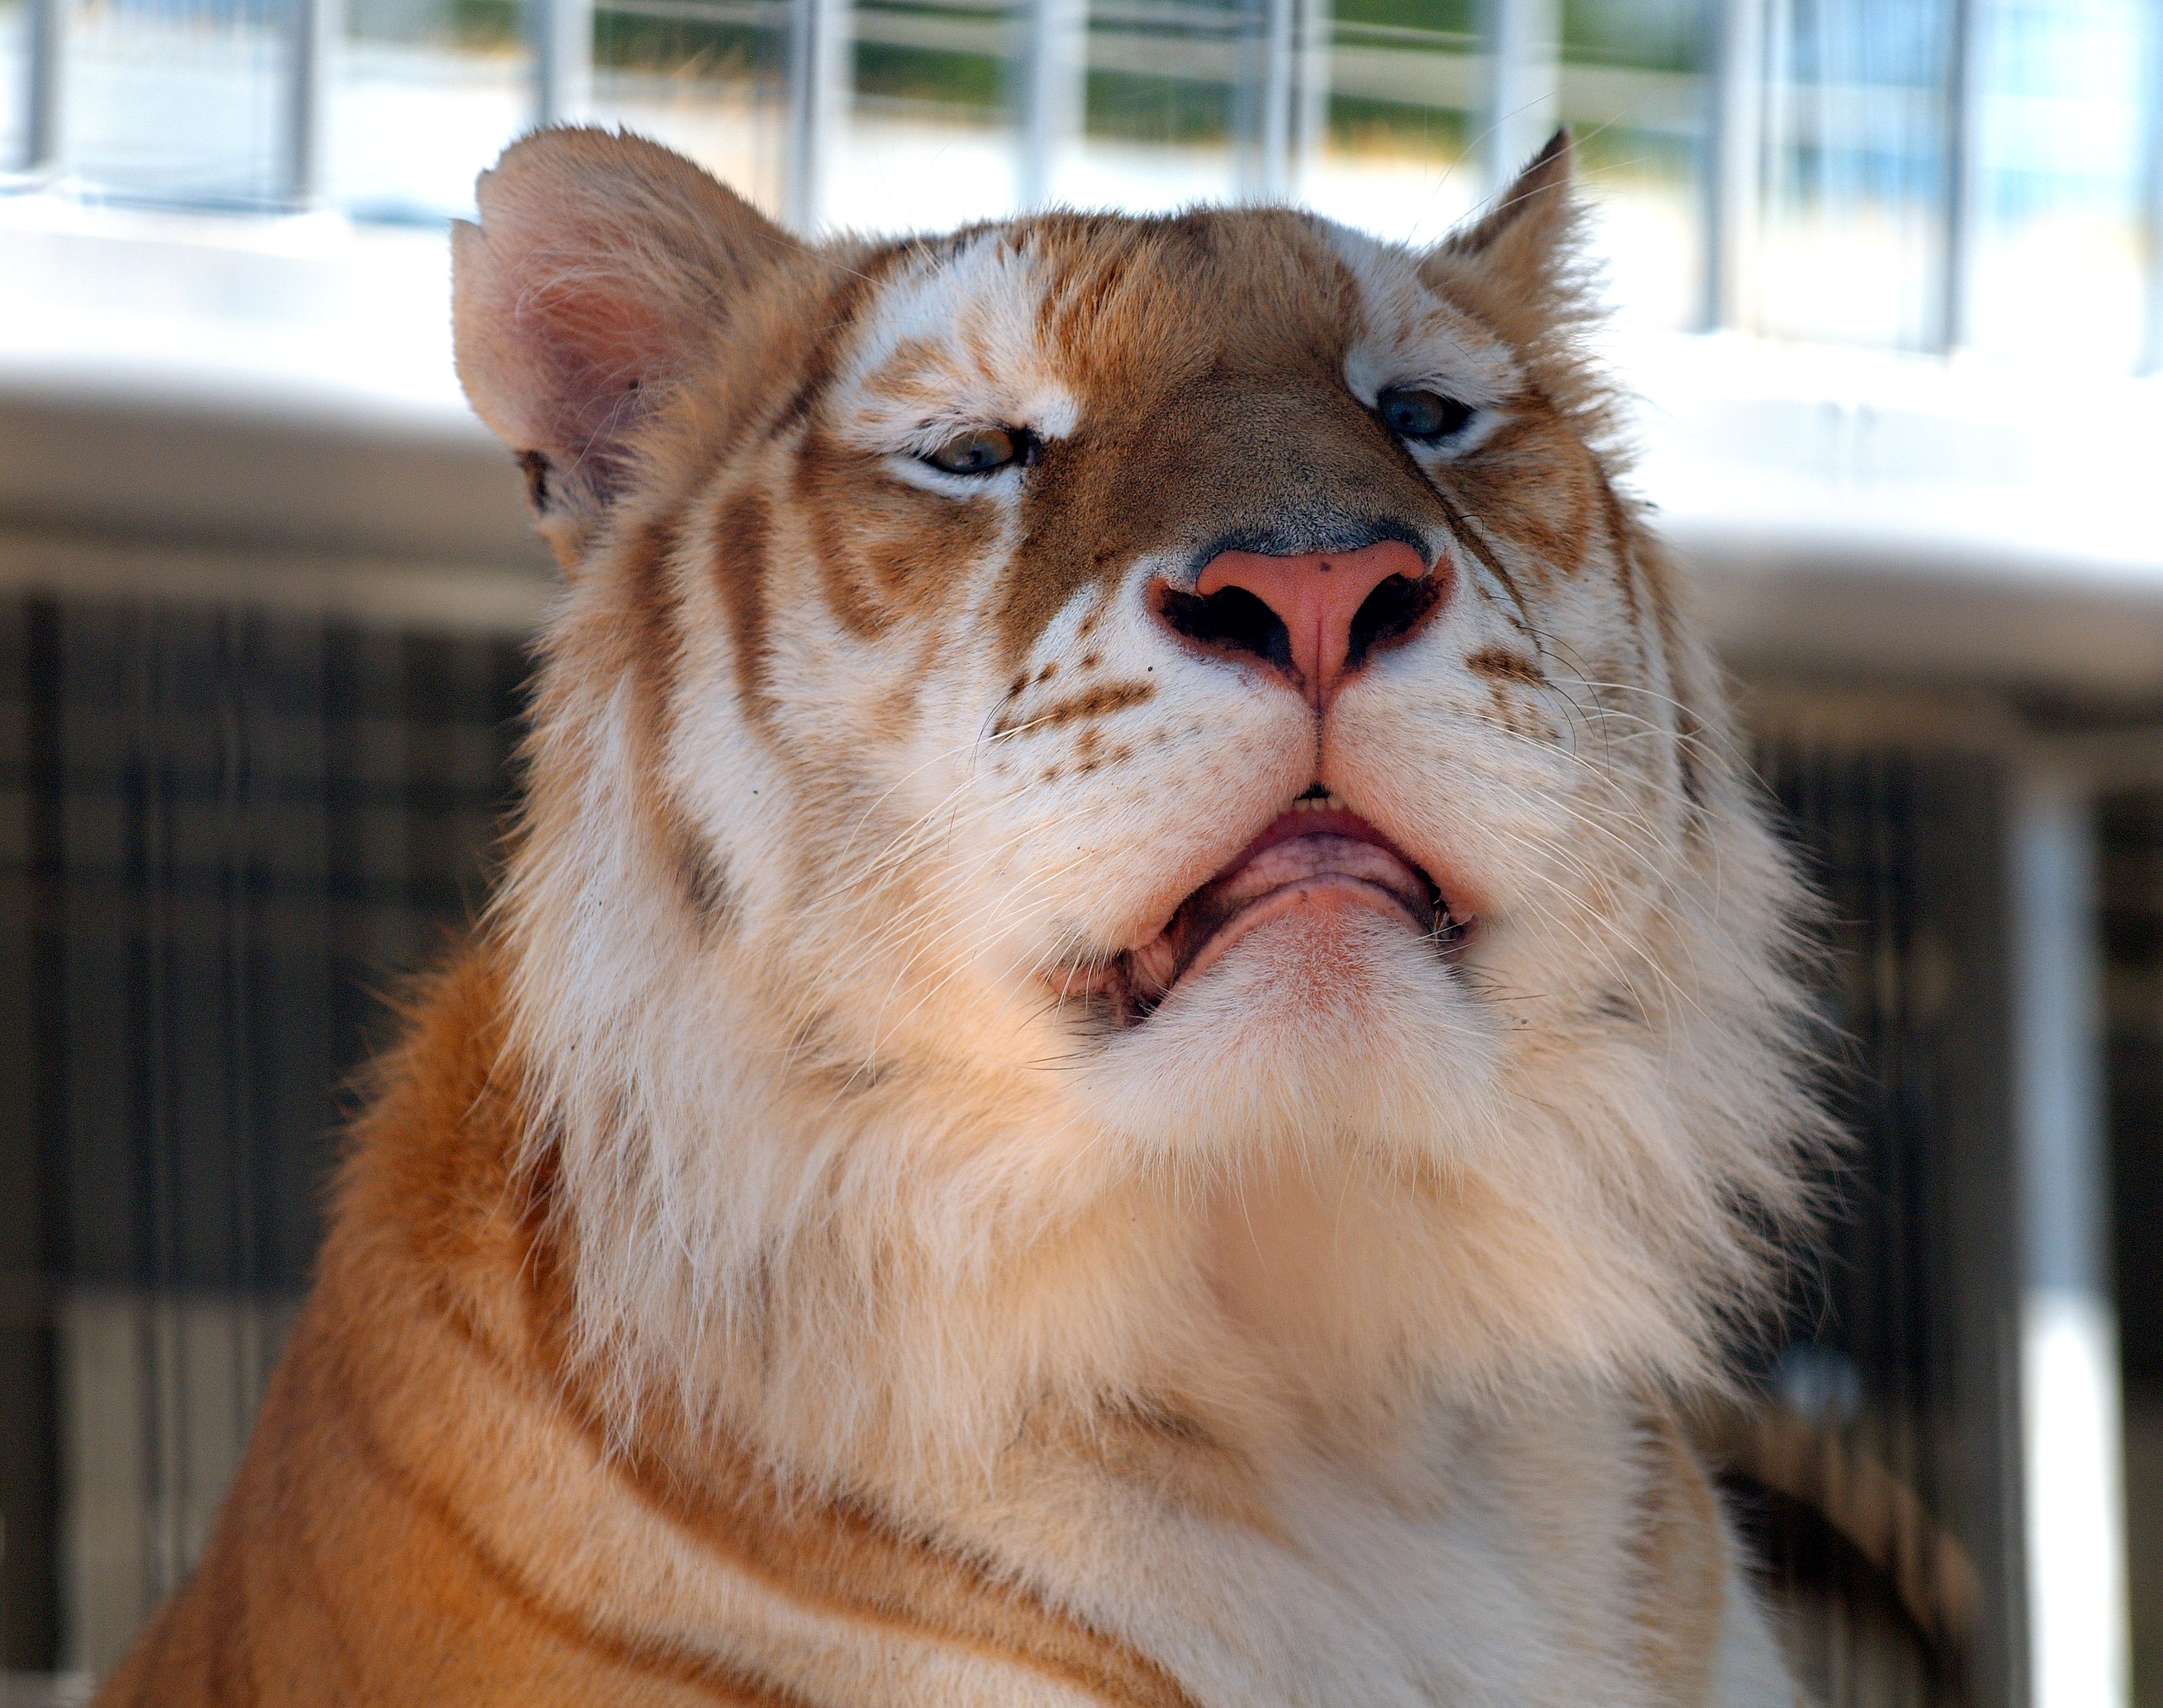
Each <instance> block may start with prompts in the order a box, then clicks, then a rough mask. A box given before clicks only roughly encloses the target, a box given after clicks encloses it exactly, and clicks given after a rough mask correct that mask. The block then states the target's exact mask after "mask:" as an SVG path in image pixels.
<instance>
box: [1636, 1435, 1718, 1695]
mask: <svg viewBox="0 0 2163 1708" xmlns="http://www.w3.org/2000/svg"><path fill="white" fill-rule="evenodd" d="M1637 1442H1638V1448H1639V1452H1640V1455H1641V1462H1642V1463H1643V1466H1644V1467H1645V1471H1646V1477H1645V1482H1644V1485H1643V1491H1642V1493H1641V1494H1640V1496H1639V1499H1638V1503H1637V1564H1638V1569H1639V1578H1638V1594H1637V1597H1636V1607H1637V1623H1638V1638H1639V1640H1638V1643H1637V1660H1638V1663H1639V1666H1640V1667H1642V1669H1643V1675H1644V1677H1645V1678H1647V1679H1648V1681H1649V1682H1650V1683H1651V1684H1653V1685H1654V1691H1655V1694H1654V1698H1653V1700H1654V1701H1656V1702H1657V1703H1659V1705H1660V1708H1696V1705H1699V1704H1703V1703H1708V1702H1709V1701H1710V1700H1711V1698H1712V1693H1713V1685H1714V1678H1715V1676H1716V1674H1717V1672H1718V1668H1719V1651H1720V1644H1721V1640H1722V1627H1723V1624H1724V1617H1725V1613H1726V1611H1727V1607H1726V1603H1727V1556H1726V1537H1725V1532H1724V1529H1723V1527H1722V1525H1721V1520H1720V1513H1719V1502H1718V1501H1717V1500H1716V1499H1715V1498H1714V1494H1713V1487H1712V1482H1711V1479H1710V1478H1709V1477H1707V1475H1706V1474H1705V1469H1704V1467H1703V1466H1702V1465H1701V1464H1699V1463H1698V1461H1697V1455H1696V1454H1695V1453H1693V1452H1692V1450H1691V1448H1690V1444H1689V1442H1688V1441H1687V1440H1686V1439H1685V1438H1684V1436H1683V1433H1682V1431H1681V1428H1680V1426H1679V1425H1677V1423H1676V1422H1675V1419H1674V1418H1673V1417H1670V1416H1669V1415H1668V1414H1667V1413H1666V1412H1664V1411H1659V1412H1652V1413H1650V1414H1649V1415H1648V1416H1647V1417H1645V1419H1644V1420H1643V1422H1642V1423H1641V1424H1640V1426H1639V1428H1638V1430H1637Z"/></svg>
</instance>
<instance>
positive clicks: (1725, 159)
mask: <svg viewBox="0 0 2163 1708" xmlns="http://www.w3.org/2000/svg"><path fill="white" fill-rule="evenodd" d="M1712 21H1713V30H1712V31H1711V46H1712V50H1713V52H1712V55H1711V59H1710V63H1709V66H1708V71H1709V75H1708V77H1707V78H1706V79H1705V95H1706V109H1707V110H1706V114H1705V161H1704V167H1703V171H1701V172H1700V173H1699V175H1698V182H1699V184H1700V186H1701V191H1702V193H1703V197H1704V213H1703V225H1704V246H1705V247H1704V254H1703V264H1704V277H1703V281H1702V284H1701V286H1700V289H1701V291H1702V293H1703V303H1702V305H1701V309H1700V319H1701V324H1702V326H1703V329H1704V330H1705V331H1708V332H1716V331H1720V330H1722V329H1728V328H1732V327H1735V326H1739V325H1741V323H1742V320H1743V317H1744V315H1745V314H1746V312H1747V308H1746V304H1747V298H1748V289H1747V275H1748V270H1749V255H1750V246H1751V244H1752V242H1754V241H1755V238H1756V234H1757V212H1758V195H1759V190H1760V188H1761V184H1762V175H1763V160H1764V104H1763V99H1762V96H1763V79H1764V75H1765V13H1764V5H1763V0H1724V3H1722V4H1720V5H1719V6H1717V7H1716V8H1714V15H1713V20H1712Z"/></svg>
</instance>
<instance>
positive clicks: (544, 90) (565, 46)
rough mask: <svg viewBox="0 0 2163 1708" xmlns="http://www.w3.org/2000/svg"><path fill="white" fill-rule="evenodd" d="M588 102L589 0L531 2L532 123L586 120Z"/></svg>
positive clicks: (590, 82) (590, 60) (590, 84)
mask: <svg viewBox="0 0 2163 1708" xmlns="http://www.w3.org/2000/svg"><path fill="white" fill-rule="evenodd" d="M592 102H593V0H533V112H534V120H535V122H537V123H539V124H564V123H567V122H573V121H575V120H577V119H581V118H583V117H586V113H587V112H588V111H589V110H590V108H591V106H592Z"/></svg>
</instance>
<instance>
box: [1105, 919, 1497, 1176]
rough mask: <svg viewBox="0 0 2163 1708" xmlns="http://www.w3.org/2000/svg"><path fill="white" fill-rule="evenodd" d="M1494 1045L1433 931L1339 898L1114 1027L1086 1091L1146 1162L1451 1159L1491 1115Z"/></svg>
mask: <svg viewBox="0 0 2163 1708" xmlns="http://www.w3.org/2000/svg"><path fill="white" fill-rule="evenodd" d="M1493 1055H1494V1039H1493V1037H1492V1035H1491V1025H1490V1023H1489V1022H1488V1021H1487V1020H1486V1019H1485V1016H1484V1015H1483V1014H1481V1013H1480V1012H1479V1009H1477V1007H1476V1005H1475V1004H1474V1000H1473V998H1471V996H1470V995H1469V993H1468V992H1467V991H1466V989H1465V988H1464V986H1463V973H1462V972H1461V971H1459V969H1458V968H1457V966H1456V965H1455V964H1454V962H1453V961H1452V959H1451V958H1450V957H1448V956H1447V955H1445V954H1443V953H1441V952H1439V951H1438V949H1437V948H1436V942H1435V939H1434V937H1433V935H1432V933H1427V932H1422V931H1419V930H1418V929H1415V928H1414V927H1412V926H1411V925H1410V924H1409V923H1408V922H1407V921H1406V920H1405V919H1404V918H1403V917H1402V915H1401V914H1399V913H1397V912H1395V911H1392V910H1389V909H1385V908H1380V907H1376V906H1364V905H1361V904H1359V902H1357V901H1354V902H1351V903H1348V904H1344V903H1340V904H1337V905H1327V904H1325V905H1321V906H1313V907H1309V908H1302V909H1299V910H1293V911H1283V912H1281V913H1278V915H1276V917H1271V918H1267V919H1266V920H1263V921H1261V922H1259V923H1256V924H1255V925H1253V926H1251V927H1250V928H1248V929H1247V930H1245V932H1244V933H1241V935H1240V937H1239V938H1238V940H1237V941H1236V942H1234V943H1233V944H1230V945H1229V946H1228V947H1226V948H1225V949H1223V950H1222V952H1221V953H1219V954H1218V955H1215V956H1214V957H1213V958H1212V960H1210V962H1209V964H1208V965H1207V967H1206V968H1204V969H1203V970H1202V971H1200V972H1199V973H1198V974H1196V975H1194V976H1190V977H1187V978H1185V979H1183V980H1182V981H1181V982H1180V984H1179V986H1178V987H1177V988H1176V989H1174V991H1173V992H1172V993H1170V995H1169V997H1167V998H1165V999H1164V1000H1163V1002H1162V1003H1161V1004H1158V1006H1157V1007H1156V1008H1155V1009H1153V1010H1152V1011H1151V1012H1150V1013H1149V1014H1148V1015H1147V1019H1146V1020H1142V1021H1141V1022H1140V1023H1139V1024H1135V1025H1126V1026H1124V1027H1121V1028H1120V1029H1117V1030H1115V1031H1108V1032H1105V1033H1103V1034H1100V1035H1099V1036H1098V1038H1097V1040H1096V1041H1095V1043H1094V1047H1092V1048H1091V1049H1090V1050H1089V1051H1088V1052H1087V1054H1086V1056H1085V1058H1084V1063H1083V1066H1082V1069H1081V1091H1082V1095H1083V1096H1084V1098H1085V1100H1086V1101H1087V1102H1088V1103H1090V1104H1091V1105H1092V1106H1093V1108H1094V1112H1095V1113H1096V1115H1097V1117H1098V1119H1099V1121H1100V1122H1101V1123H1103V1125H1105V1126H1106V1127H1108V1128H1109V1129H1111V1130H1112V1131H1113V1132H1114V1133H1116V1134H1119V1135H1120V1137H1122V1138H1123V1139H1124V1140H1126V1141H1127V1142H1128V1143H1129V1144H1131V1145H1134V1146H1135V1147H1136V1148H1137V1149H1138V1150H1139V1151H1140V1152H1141V1156H1142V1157H1143V1159H1144V1160H1145V1161H1147V1162H1150V1163H1152V1164H1155V1165H1158V1166H1168V1167H1173V1168H1174V1169H1177V1170H1179V1171H1180V1172H1183V1173H1185V1172H1198V1173H1200V1174H1201V1175H1202V1176H1203V1177H1204V1178H1217V1177H1219V1176H1221V1175H1222V1174H1223V1173H1224V1172H1227V1171H1230V1172H1245V1171H1247V1170H1249V1169H1250V1168H1254V1167H1282V1166H1285V1165H1288V1164H1289V1165H1290V1166H1294V1167H1297V1166H1300V1165H1302V1164H1303V1163H1316V1162H1320V1161H1323V1160H1325V1159H1326V1158H1327V1157H1331V1156H1339V1155H1342V1154H1343V1151H1344V1150H1346V1149H1347V1148H1354V1149H1360V1150H1369V1151H1370V1152H1378V1153H1381V1154H1382V1155H1383V1156H1387V1158H1388V1159H1390V1160H1391V1161H1394V1162H1397V1163H1399V1164H1402V1165H1408V1166H1414V1167H1417V1166H1423V1165H1424V1166H1428V1167H1433V1166H1447V1163H1448V1162H1449V1161H1451V1160H1452V1158H1453V1157H1455V1156H1462V1154H1463V1151H1464V1150H1465V1149H1466V1148H1467V1147H1468V1146H1471V1145H1475V1144H1476V1143H1477V1141H1478V1137H1479V1134H1481V1133H1482V1132H1483V1131H1486V1130H1490V1127H1491V1123H1490V1122H1489V1121H1488V1119H1487V1118H1486V1116H1487V1103H1488V1088H1489V1085H1490V1081H1491V1080H1492V1078H1493V1073H1492V1058H1493Z"/></svg>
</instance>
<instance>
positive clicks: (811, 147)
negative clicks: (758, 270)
mask: <svg viewBox="0 0 2163 1708" xmlns="http://www.w3.org/2000/svg"><path fill="white" fill-rule="evenodd" d="M848 8H849V0H790V7H789V33H788V120H787V137H788V147H787V160H788V167H787V172H788V177H787V185H786V188H785V190H784V202H783V214H784V217H785V218H786V219H787V222H788V224H789V225H790V226H791V227H793V229H794V230H796V231H801V232H805V233H809V232H810V231H814V230H815V229H816V228H817V226H818V224H819V221H820V219H821V218H822V217H823V216H824V213H825V176H826V173H827V172H828V171H829V170H830V169H831V166H832V163H833V159H834V155H835V154H836V150H838V148H839V146H840V143H841V133H842V127H843V126H844V125H845V124H846V123H847V119H848V97H849V83H850V79H849V9H848Z"/></svg>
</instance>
